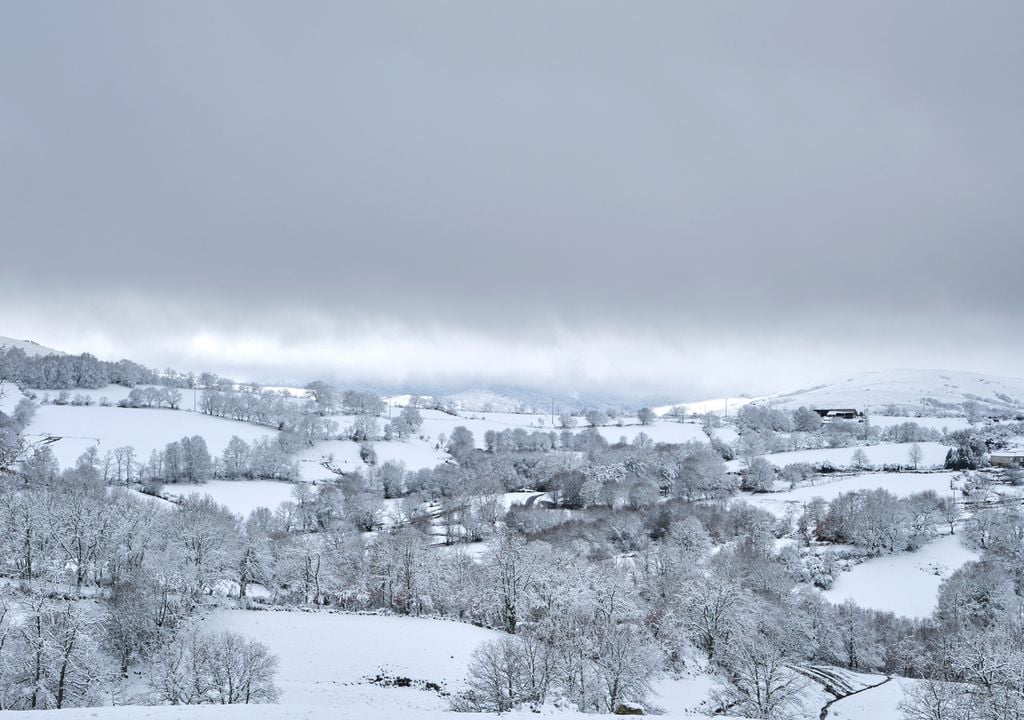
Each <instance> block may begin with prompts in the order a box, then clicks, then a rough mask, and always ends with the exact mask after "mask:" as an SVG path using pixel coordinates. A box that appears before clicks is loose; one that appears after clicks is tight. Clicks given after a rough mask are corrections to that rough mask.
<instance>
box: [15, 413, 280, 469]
mask: <svg viewBox="0 0 1024 720" xmlns="http://www.w3.org/2000/svg"><path fill="white" fill-rule="evenodd" d="M274 434H276V431H275V430H272V429H270V428H267V427H261V426H259V425H252V424H250V423H243V422H235V421H234V420H225V419H223V418H216V417H210V416H209V415H203V414H201V413H195V412H186V411H184V410H156V409H150V408H135V409H126V408H118V407H96V406H89V407H73V406H71V405H42V406H40V407H39V409H38V410H37V411H36V414H35V417H34V418H33V419H32V422H31V424H30V425H29V426H28V429H27V431H26V433H25V435H26V437H27V438H28V439H29V440H34V439H38V438H41V437H46V436H55V437H59V438H61V439H60V440H59V441H57V442H55V443H53V444H52V445H51V446H50V447H51V449H52V450H53V452H54V455H56V457H57V462H59V463H60V465H61V467H70V466H72V465H74V464H75V460H77V459H78V456H79V455H81V454H82V453H83V452H85V451H86V450H87V449H88V448H89V447H90V446H96V449H97V450H98V451H99V453H100V454H101V455H102V454H104V453H105V452H106V451H107V450H113V449H115V448H118V447H123V446H131V447H134V448H135V452H136V456H137V457H139V458H141V459H145V458H148V457H149V454H150V453H151V452H152V451H153V450H158V449H160V450H162V449H163V448H164V446H165V445H167V443H169V442H174V441H175V440H180V439H181V438H182V437H185V436H189V437H191V436H192V435H200V436H202V437H203V439H205V440H206V445H207V447H208V448H209V450H210V452H211V453H213V454H219V453H221V452H223V451H224V448H225V447H226V446H227V444H228V441H229V440H230V439H231V437H232V436H233V435H237V436H239V437H240V438H242V439H243V440H245V441H246V442H250V441H252V440H254V439H256V438H258V437H266V436H272V435H274Z"/></svg>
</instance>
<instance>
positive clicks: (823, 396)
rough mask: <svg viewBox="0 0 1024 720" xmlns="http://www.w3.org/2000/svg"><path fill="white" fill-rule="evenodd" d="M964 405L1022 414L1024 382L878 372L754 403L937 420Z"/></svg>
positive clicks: (933, 372) (947, 374) (927, 372)
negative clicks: (892, 412)
mask: <svg viewBox="0 0 1024 720" xmlns="http://www.w3.org/2000/svg"><path fill="white" fill-rule="evenodd" d="M968 400H974V401H976V402H978V403H980V404H981V405H982V406H984V407H990V408H994V409H998V410H1003V411H1010V412H1020V413H1022V414H1024V379H1022V378H1008V377H995V376H991V375H981V374H978V373H970V372H960V371H950V370H908V369H901V370H882V371H874V372H863V373H857V374H854V375H848V376H846V377H842V378H837V379H835V380H832V381H830V382H827V383H824V384H821V385H816V386H813V387H808V388H803V389H799V390H793V391H790V392H782V393H775V394H772V395H767V396H765V397H763V398H759V399H757V400H756V402H759V403H766V404H769V405H773V406H776V407H780V408H784V409H788V410H792V409H794V408H797V407H800V406H801V405H807V406H811V407H818V408H840V407H842V408H855V409H857V410H860V411H862V412H871V413H880V412H881V411H883V410H884V409H885V408H886V407H888V406H890V405H895V406H896V407H897V408H899V409H900V410H901V412H903V413H906V414H910V415H916V414H921V415H926V416H942V415H958V414H962V413H963V403H964V402H966V401H968Z"/></svg>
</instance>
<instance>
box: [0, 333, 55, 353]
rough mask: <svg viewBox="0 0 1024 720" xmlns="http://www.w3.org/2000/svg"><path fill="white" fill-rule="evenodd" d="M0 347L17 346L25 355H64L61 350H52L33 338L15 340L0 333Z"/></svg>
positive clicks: (6, 348)
mask: <svg viewBox="0 0 1024 720" xmlns="http://www.w3.org/2000/svg"><path fill="white" fill-rule="evenodd" d="M0 348H4V349H5V350H10V349H12V348H18V349H20V350H24V351H25V354H26V355H33V356H36V355H65V354H66V353H64V352H63V351H62V350H54V349H53V348H48V347H46V346H45V345H40V344H39V343H37V342H36V341H35V340H15V339H14V338H9V337H5V336H3V335H0Z"/></svg>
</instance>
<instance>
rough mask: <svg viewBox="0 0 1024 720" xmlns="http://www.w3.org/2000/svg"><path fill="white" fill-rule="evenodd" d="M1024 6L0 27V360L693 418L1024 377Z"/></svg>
mask: <svg viewBox="0 0 1024 720" xmlns="http://www.w3.org/2000/svg"><path fill="white" fill-rule="evenodd" d="M1021 28H1024V3H1020V2H1018V1H1016V0H1014V1H1011V2H977V3H968V2H935V1H928V2H892V1H891V0H885V1H884V2H857V3H844V4H842V5H840V4H839V3H821V2H817V1H816V0H815V1H808V2H799V3H786V2H772V3H762V2H748V3H738V2H736V3H734V2H704V3H697V2H693V3H687V2H678V1H673V2H664V3H662V2H632V1H629V2H626V1H624V2H600V1H595V0H579V1H573V2H552V1H551V0H543V1H538V2H530V1H528V0H515V2H480V1H479V0H466V1H465V2H453V1H446V0H440V1H438V2H414V1H412V0H406V1H405V2H399V3H391V2H386V1H381V0H374V1H373V2H358V3H343V2H324V3H319V2H276V3H266V2H253V1H252V0H246V2H216V3H207V2H193V3H182V2H173V3H172V2H145V3H136V2H130V1H129V0H125V1H123V2H117V3H111V2H88V3H86V2H80V3H63V4H59V5H55V4H51V3H38V2H25V3H4V4H3V5H2V6H0V243H2V248H3V252H2V257H0V334H2V335H8V336H15V337H28V338H33V339H36V340H38V341H40V342H43V343H46V344H49V345H53V346H58V347H61V348H64V349H68V350H73V351H82V350H90V351H92V352H95V353H96V354H98V355H100V356H103V357H110V358H114V357H122V356H128V357H131V358H133V359H137V360H139V361H141V362H144V363H146V364H149V365H153V366H161V367H162V366H165V365H169V364H170V365H174V366H176V367H179V368H183V369H197V370H198V369H203V368H212V369H214V370H218V371H220V372H222V373H225V374H232V375H235V376H239V377H247V378H255V379H263V380H268V381H269V380H291V381H301V380H306V379H310V378H311V377H315V376H324V377H333V378H338V379H341V380H348V381H352V380H356V379H360V380H364V381H365V382H370V383H380V384H392V385H393V384H401V383H413V384H418V383H422V384H424V385H430V384H431V383H437V382H444V383H446V384H449V385H451V384H455V385H459V384H464V385H466V386H479V385H486V384H497V383H502V384H527V385H531V386H537V387H551V388H556V389H560V390H563V391H572V390H605V389H610V390H614V391H616V392H619V393H626V394H628V393H638V394H639V393H644V394H650V393H663V394H664V395H666V396H671V397H678V398H679V399H690V398H696V397H700V396H710V395H718V394H724V393H738V392H743V391H748V392H763V391H770V390H777V389H783V388H786V387H793V386H800V385H806V384H810V383H812V382H814V381H817V380H819V379H821V378H825V377H829V376H833V375H836V374H839V373H845V372H848V371H852V370H859V369H882V368H888V367H933V368H934V367H942V368H951V369H965V370H977V371H980V372H991V373H998V374H1006V375H1024V368H1022V367H1020V359H1021V357H1024V332H1022V327H1024V322H1022V318H1021V307H1022V303H1024V243H1022V239H1024V238H1022V231H1024V198H1022V192H1024V90H1022V88H1024V42H1022V41H1021Z"/></svg>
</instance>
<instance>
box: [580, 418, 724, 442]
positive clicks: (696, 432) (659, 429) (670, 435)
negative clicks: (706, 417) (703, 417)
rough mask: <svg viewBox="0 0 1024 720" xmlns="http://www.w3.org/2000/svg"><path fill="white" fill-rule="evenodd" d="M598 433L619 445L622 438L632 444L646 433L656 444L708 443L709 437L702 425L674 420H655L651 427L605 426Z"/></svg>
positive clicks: (637, 425) (634, 425)
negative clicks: (638, 436) (641, 434)
mask: <svg viewBox="0 0 1024 720" xmlns="http://www.w3.org/2000/svg"><path fill="white" fill-rule="evenodd" d="M598 431H599V432H600V433H601V436H602V437H604V439H605V440H607V441H608V442H609V443H617V442H619V441H620V440H621V439H622V438H625V439H626V442H627V443H631V442H633V440H635V439H636V437H637V435H639V434H640V433H644V434H645V435H646V436H647V437H649V438H650V439H651V440H652V441H653V442H656V443H684V442H705V443H706V442H708V436H707V435H706V434H705V433H704V430H703V429H702V428H701V426H700V425H698V424H696V423H690V422H687V423H680V422H676V421H674V420H655V421H654V422H652V423H651V424H650V425H639V424H631V425H623V426H622V427H619V426H617V425H605V426H601V427H599V428H598Z"/></svg>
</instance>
